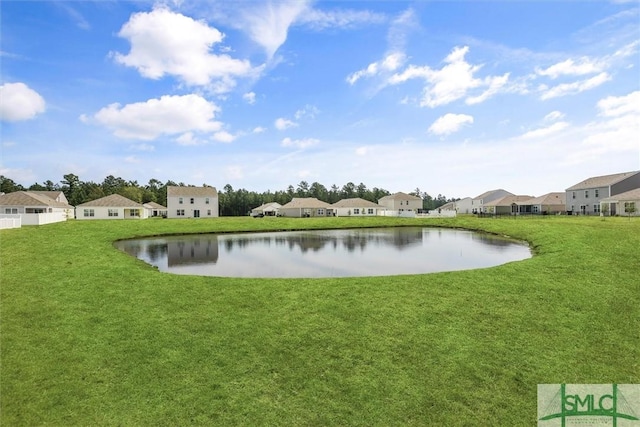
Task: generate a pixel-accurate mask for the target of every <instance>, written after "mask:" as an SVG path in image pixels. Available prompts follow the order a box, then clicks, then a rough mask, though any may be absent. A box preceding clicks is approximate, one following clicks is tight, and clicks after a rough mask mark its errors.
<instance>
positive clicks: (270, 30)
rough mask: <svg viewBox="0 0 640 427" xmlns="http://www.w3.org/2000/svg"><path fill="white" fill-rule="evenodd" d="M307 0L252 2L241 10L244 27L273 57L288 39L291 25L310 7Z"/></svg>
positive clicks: (268, 54) (270, 56)
mask: <svg viewBox="0 0 640 427" xmlns="http://www.w3.org/2000/svg"><path fill="white" fill-rule="evenodd" d="M308 5H309V2H308V1H306V0H288V1H287V0H283V1H267V2H261V3H251V7H246V8H244V9H243V10H242V11H241V14H242V17H243V19H242V21H243V27H244V29H245V30H246V31H248V33H249V36H250V37H251V39H252V40H253V41H254V42H256V43H258V44H259V45H260V46H262V47H263V48H264V50H265V52H266V54H267V57H268V58H269V59H271V58H272V57H273V55H274V54H275V53H276V51H277V50H278V49H279V48H280V46H282V45H283V44H284V42H285V41H286V40H287V34H288V32H289V27H290V26H291V25H292V24H293V23H294V22H295V21H296V19H297V18H298V17H299V16H300V15H301V14H302V13H303V12H304V11H305V10H306V9H307V8H308Z"/></svg>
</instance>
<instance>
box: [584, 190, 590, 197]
mask: <svg viewBox="0 0 640 427" xmlns="http://www.w3.org/2000/svg"><path fill="white" fill-rule="evenodd" d="M584 198H585V199H588V198H589V190H584Z"/></svg>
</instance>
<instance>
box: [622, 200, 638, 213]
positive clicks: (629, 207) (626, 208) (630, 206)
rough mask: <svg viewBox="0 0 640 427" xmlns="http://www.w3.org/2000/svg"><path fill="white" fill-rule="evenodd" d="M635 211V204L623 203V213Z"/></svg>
mask: <svg viewBox="0 0 640 427" xmlns="http://www.w3.org/2000/svg"><path fill="white" fill-rule="evenodd" d="M635 210H636V202H624V211H625V212H628V211H635Z"/></svg>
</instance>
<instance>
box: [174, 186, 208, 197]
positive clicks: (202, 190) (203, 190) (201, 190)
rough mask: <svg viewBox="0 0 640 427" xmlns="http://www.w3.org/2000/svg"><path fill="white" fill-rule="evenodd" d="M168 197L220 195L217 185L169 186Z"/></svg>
mask: <svg viewBox="0 0 640 427" xmlns="http://www.w3.org/2000/svg"><path fill="white" fill-rule="evenodd" d="M167 197H218V191H217V190H216V188H215V187H182V186H180V187H178V186H173V185H170V186H168V187H167Z"/></svg>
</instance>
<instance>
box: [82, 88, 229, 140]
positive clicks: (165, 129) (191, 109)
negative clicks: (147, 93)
mask: <svg viewBox="0 0 640 427" xmlns="http://www.w3.org/2000/svg"><path fill="white" fill-rule="evenodd" d="M219 110H220V109H219V108H218V106H216V105H215V104H214V103H212V102H209V101H207V100H206V99H204V98H202V97H201V96H199V95H194V94H191V95H183V96H168V95H166V96H163V97H161V98H159V99H150V100H148V101H146V102H137V103H134V104H128V105H125V106H121V105H120V104H111V105H109V106H107V107H105V108H102V109H101V110H100V111H98V112H97V113H96V114H95V115H94V116H93V118H94V119H95V120H96V121H97V122H98V123H100V124H101V125H103V126H105V127H107V128H109V129H111V130H112V131H113V133H114V135H116V136H117V137H120V138H132V139H142V140H152V139H155V138H157V137H159V136H161V135H175V134H185V135H187V134H188V133H189V132H217V131H219V130H220V129H221V126H222V123H220V122H218V121H215V120H214V118H215V113H216V112H218V111H219ZM85 117H86V116H85ZM180 138H183V139H181V140H179V141H178V142H179V143H181V144H185V143H187V144H190V143H192V140H193V135H191V137H189V136H184V135H183V136H181V137H180Z"/></svg>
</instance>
